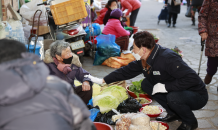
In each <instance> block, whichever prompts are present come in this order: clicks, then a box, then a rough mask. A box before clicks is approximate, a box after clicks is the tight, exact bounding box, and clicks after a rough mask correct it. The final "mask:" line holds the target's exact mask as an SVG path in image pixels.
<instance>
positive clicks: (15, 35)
mask: <svg viewBox="0 0 218 130" xmlns="http://www.w3.org/2000/svg"><path fill="white" fill-rule="evenodd" d="M8 24H9V25H10V26H11V28H12V31H9V35H6V37H7V38H11V39H14V40H17V41H19V42H21V43H26V41H25V38H24V32H23V26H22V23H21V22H20V21H15V20H12V19H11V20H9V21H8Z"/></svg>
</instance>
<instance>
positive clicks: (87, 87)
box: [82, 81, 90, 91]
mask: <svg viewBox="0 0 218 130" xmlns="http://www.w3.org/2000/svg"><path fill="white" fill-rule="evenodd" d="M89 90H90V84H89V82H88V81H84V82H83V84H82V91H89Z"/></svg>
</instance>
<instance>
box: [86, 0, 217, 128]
mask: <svg viewBox="0 0 218 130" xmlns="http://www.w3.org/2000/svg"><path fill="white" fill-rule="evenodd" d="M162 7H163V3H158V2H157V1H156V0H142V7H141V9H140V11H139V15H138V19H137V21H136V26H138V27H139V28H140V29H141V30H147V31H149V32H151V33H153V34H156V35H157V36H158V37H159V38H160V40H159V43H160V44H161V45H162V46H164V47H168V48H174V47H175V46H177V47H179V49H180V50H182V51H183V54H184V57H183V60H184V61H185V62H186V63H187V64H188V65H189V66H190V67H191V68H193V69H194V70H195V71H196V72H197V71H198V66H199V59H200V52H201V45H200V36H199V35H198V30H197V26H191V19H190V18H186V17H185V12H186V6H184V5H183V6H181V7H182V8H181V13H180V14H179V15H178V20H177V27H176V28H172V27H171V28H167V27H166V23H165V21H161V22H160V24H159V25H157V16H158V15H159V13H160V10H161V8H162ZM197 15H198V14H196V18H197ZM196 25H197V23H196ZM206 61H207V58H206V57H205V56H204V54H203V59H202V65H201V71H200V77H201V78H202V79H204V76H205V75H206ZM83 68H84V69H86V70H87V71H89V72H90V73H91V74H92V75H94V76H97V77H100V78H103V77H104V76H106V75H107V74H108V73H110V72H111V71H113V70H115V69H113V68H109V67H106V66H93V60H92V59H91V58H90V57H85V59H84V63H83ZM142 78H144V77H143V76H142V75H140V76H137V77H135V78H133V79H131V80H128V81H127V84H131V82H132V81H138V80H141V79H142ZM217 86H218V74H216V75H215V76H214V78H213V80H212V83H211V84H210V85H208V86H207V89H208V92H209V101H208V104H207V105H206V106H205V107H204V108H202V109H201V110H198V111H194V113H195V115H196V117H197V118H198V125H199V128H198V130H217V129H218V92H217ZM152 104H157V103H156V102H154V103H152ZM165 114H166V113H163V114H162V116H164V115H165ZM180 123H181V122H177V121H175V122H172V123H170V124H169V125H170V130H176V128H177V127H178V126H179V125H180Z"/></svg>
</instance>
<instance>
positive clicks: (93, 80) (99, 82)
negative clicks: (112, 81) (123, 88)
mask: <svg viewBox="0 0 218 130" xmlns="http://www.w3.org/2000/svg"><path fill="white" fill-rule="evenodd" d="M84 77H86V78H89V79H91V81H92V82H94V83H97V84H103V79H100V78H97V77H94V76H91V75H85V76H84Z"/></svg>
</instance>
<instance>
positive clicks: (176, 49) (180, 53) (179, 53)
mask: <svg viewBox="0 0 218 130" xmlns="http://www.w3.org/2000/svg"><path fill="white" fill-rule="evenodd" d="M171 50H172V51H174V52H175V53H177V54H178V55H180V56H181V57H183V54H182V51H181V50H180V49H179V48H178V47H177V46H175V47H174V49H172V48H171Z"/></svg>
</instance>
